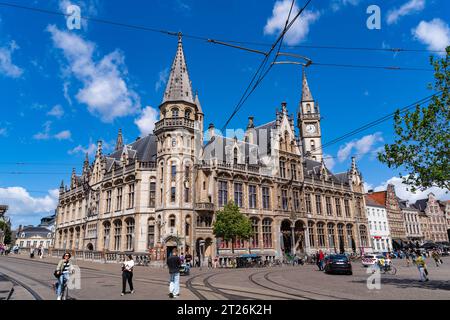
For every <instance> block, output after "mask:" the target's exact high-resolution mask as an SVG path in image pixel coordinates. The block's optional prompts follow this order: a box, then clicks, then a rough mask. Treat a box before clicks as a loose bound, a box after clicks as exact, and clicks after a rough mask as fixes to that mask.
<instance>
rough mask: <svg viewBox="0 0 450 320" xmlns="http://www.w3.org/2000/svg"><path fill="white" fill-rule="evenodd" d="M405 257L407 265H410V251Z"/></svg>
mask: <svg viewBox="0 0 450 320" xmlns="http://www.w3.org/2000/svg"><path fill="white" fill-rule="evenodd" d="M405 259H406V266H407V267H409V265H410V264H411V255H410V254H409V252H406V253H405Z"/></svg>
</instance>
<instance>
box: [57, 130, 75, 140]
mask: <svg viewBox="0 0 450 320" xmlns="http://www.w3.org/2000/svg"><path fill="white" fill-rule="evenodd" d="M54 137H55V139H58V140H68V139H70V138H71V137H72V134H71V133H70V131H69V130H64V131H61V132H60V133H57V134H55V136H54Z"/></svg>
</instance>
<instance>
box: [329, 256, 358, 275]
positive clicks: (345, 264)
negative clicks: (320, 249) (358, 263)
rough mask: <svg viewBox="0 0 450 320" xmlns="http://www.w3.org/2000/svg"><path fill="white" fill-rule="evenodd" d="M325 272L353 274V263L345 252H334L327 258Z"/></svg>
mask: <svg viewBox="0 0 450 320" xmlns="http://www.w3.org/2000/svg"><path fill="white" fill-rule="evenodd" d="M324 271H325V273H344V274H348V275H352V274H353V271H352V264H351V263H350V260H349V259H348V257H347V256H346V255H345V254H333V255H329V256H327V257H326V258H325V268H324Z"/></svg>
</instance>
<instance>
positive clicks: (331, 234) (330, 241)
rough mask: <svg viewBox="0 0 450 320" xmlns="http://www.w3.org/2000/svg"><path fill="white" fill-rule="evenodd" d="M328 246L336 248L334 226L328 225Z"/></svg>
mask: <svg viewBox="0 0 450 320" xmlns="http://www.w3.org/2000/svg"><path fill="white" fill-rule="evenodd" d="M327 227H328V228H327V229H328V244H329V247H330V248H336V242H335V234H334V224H332V223H329V224H328V226H327Z"/></svg>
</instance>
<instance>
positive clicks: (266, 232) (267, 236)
mask: <svg viewBox="0 0 450 320" xmlns="http://www.w3.org/2000/svg"><path fill="white" fill-rule="evenodd" d="M262 228H263V229H262V232H263V244H264V248H272V220H270V219H268V218H266V219H264V220H263V223H262Z"/></svg>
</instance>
